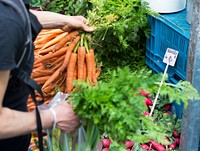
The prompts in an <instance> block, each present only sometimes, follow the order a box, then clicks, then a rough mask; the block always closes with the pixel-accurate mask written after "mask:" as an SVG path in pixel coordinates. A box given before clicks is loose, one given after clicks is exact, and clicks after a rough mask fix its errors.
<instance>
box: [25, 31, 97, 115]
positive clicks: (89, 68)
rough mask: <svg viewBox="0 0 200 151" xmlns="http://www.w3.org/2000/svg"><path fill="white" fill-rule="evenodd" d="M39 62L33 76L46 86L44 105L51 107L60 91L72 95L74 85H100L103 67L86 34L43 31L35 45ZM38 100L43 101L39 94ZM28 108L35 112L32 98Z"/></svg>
mask: <svg viewBox="0 0 200 151" xmlns="http://www.w3.org/2000/svg"><path fill="white" fill-rule="evenodd" d="M34 45H35V50H34V54H35V61H34V68H33V71H32V74H31V77H32V78H33V79H34V80H35V81H36V82H37V83H38V84H39V85H40V86H41V87H42V91H43V94H44V103H45V104H48V103H49V102H50V100H51V99H52V97H53V96H54V95H55V93H56V92H58V91H62V92H65V93H68V94H69V93H71V92H72V91H73V87H74V86H73V82H74V81H76V80H79V81H88V82H89V83H90V84H91V85H96V84H97V78H98V77H99V75H100V72H101V67H100V65H98V64H97V63H96V60H95V54H94V49H92V48H90V47H88V45H87V41H86V39H85V38H84V34H82V36H80V34H79V32H78V31H71V32H69V33H66V32H64V31H62V30H60V29H51V30H42V31H41V32H40V34H39V35H38V37H37V38H36V40H35V42H34ZM37 100H38V101H42V98H41V96H40V95H39V94H38V96H37ZM27 106H28V109H29V111H32V110H34V109H35V104H34V102H33V100H32V99H31V97H29V99H28V104H27Z"/></svg>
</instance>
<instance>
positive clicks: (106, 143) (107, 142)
mask: <svg viewBox="0 0 200 151" xmlns="http://www.w3.org/2000/svg"><path fill="white" fill-rule="evenodd" d="M101 142H102V145H103V148H109V147H110V143H111V140H110V139H102V140H101Z"/></svg>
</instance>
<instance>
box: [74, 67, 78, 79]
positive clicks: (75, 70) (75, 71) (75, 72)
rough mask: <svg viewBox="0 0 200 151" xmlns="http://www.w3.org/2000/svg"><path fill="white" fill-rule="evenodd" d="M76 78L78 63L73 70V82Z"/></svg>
mask: <svg viewBox="0 0 200 151" xmlns="http://www.w3.org/2000/svg"><path fill="white" fill-rule="evenodd" d="M77 77H78V63H76V66H75V69H74V80H77Z"/></svg>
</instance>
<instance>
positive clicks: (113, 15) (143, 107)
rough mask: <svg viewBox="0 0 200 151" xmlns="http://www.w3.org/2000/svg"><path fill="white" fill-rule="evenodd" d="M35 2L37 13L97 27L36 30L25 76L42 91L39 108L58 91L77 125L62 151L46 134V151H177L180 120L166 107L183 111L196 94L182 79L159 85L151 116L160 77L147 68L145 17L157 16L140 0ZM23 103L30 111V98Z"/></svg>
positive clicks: (55, 135)
mask: <svg viewBox="0 0 200 151" xmlns="http://www.w3.org/2000/svg"><path fill="white" fill-rule="evenodd" d="M41 5H42V7H43V10H50V11H55V12H59V13H63V14H66V15H84V16H85V17H86V18H87V19H88V22H87V24H88V25H89V26H92V27H93V28H94V29H95V30H94V32H93V33H84V32H83V31H71V32H69V33H66V32H64V31H62V30H59V29H52V30H42V31H41V33H40V34H39V35H38V37H37V39H36V40H35V42H34V44H35V51H34V54H35V62H34V69H33V72H32V74H31V76H32V78H33V79H34V80H35V81H37V82H38V84H40V86H41V87H42V91H43V93H44V96H45V100H44V101H45V102H44V103H45V104H48V103H49V102H50V101H51V99H52V98H53V97H54V96H55V94H56V92H59V91H61V92H64V93H69V94H70V95H69V97H68V98H67V99H66V101H68V102H70V103H72V105H73V107H74V110H75V112H76V113H77V115H79V116H80V118H81V121H82V124H81V126H80V127H79V128H78V129H77V130H76V132H75V134H74V135H70V134H66V135H65V134H64V136H65V137H67V141H65V143H67V144H68V145H67V147H68V148H69V149H68V150H66V148H65V147H66V146H65V147H63V137H64V136H63V133H62V132H61V131H60V130H59V129H55V130H54V131H52V133H51V141H52V145H53V146H52V147H53V150H52V151H71V150H74V151H96V150H97V146H98V145H97V144H98V142H99V143H100V144H101V145H100V146H101V147H100V149H99V148H98V149H99V150H102V151H108V150H109V151H124V150H126V151H145V150H147V151H169V150H174V151H177V150H178V147H179V144H180V135H181V134H180V133H181V130H180V129H181V119H178V118H177V116H176V114H174V113H173V112H172V110H171V108H172V107H173V106H172V103H173V102H174V101H175V102H177V103H178V104H180V102H181V101H182V102H183V103H184V108H186V107H187V105H188V102H189V100H199V98H200V96H199V94H198V92H197V91H196V90H195V89H194V88H193V87H192V85H191V84H190V83H189V82H187V81H179V82H178V83H177V84H176V85H175V84H171V83H167V82H164V83H163V85H162V88H161V91H160V94H159V97H158V100H157V103H156V106H155V109H154V111H153V114H152V115H151V116H150V111H151V109H152V105H153V103H154V101H155V98H156V94H157V91H158V89H159V86H160V82H161V80H162V78H163V74H153V73H152V71H151V70H149V69H148V68H147V67H146V65H145V55H144V54H145V38H146V37H148V32H149V26H148V21H147V18H146V14H150V15H152V14H153V15H155V13H154V12H151V11H150V10H149V9H148V7H145V5H141V3H140V0H129V1H122V0H90V1H87V0H86V1H85V0H81V1H74V0H68V1H66V0H51V1H43V3H42V4H41ZM83 56H84V57H83ZM164 78H165V79H166V80H167V77H164ZM38 97H39V96H38ZM37 100H38V101H40V100H41V98H38V99H37ZM27 106H28V108H29V111H32V110H33V109H34V108H35V106H34V104H33V102H32V100H31V99H30V98H29V99H28V104H27ZM82 134H84V137H83V135H82ZM80 138H82V141H79V139H80ZM65 140H66V139H65ZM77 140H78V141H77ZM83 140H84V141H83ZM46 150H49V146H48V145H46Z"/></svg>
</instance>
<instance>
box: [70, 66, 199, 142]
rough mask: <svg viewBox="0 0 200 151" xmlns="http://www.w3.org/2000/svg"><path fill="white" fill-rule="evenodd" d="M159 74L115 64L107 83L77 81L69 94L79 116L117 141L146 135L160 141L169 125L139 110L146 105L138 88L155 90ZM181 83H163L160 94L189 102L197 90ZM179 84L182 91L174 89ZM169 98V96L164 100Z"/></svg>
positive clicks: (142, 138) (195, 95) (144, 138)
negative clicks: (186, 93)
mask: <svg viewBox="0 0 200 151" xmlns="http://www.w3.org/2000/svg"><path fill="white" fill-rule="evenodd" d="M161 78H162V75H161V74H152V73H151V72H149V71H145V70H143V71H139V72H132V71H131V70H130V69H129V68H128V67H125V68H124V69H121V68H118V70H116V71H113V72H112V75H111V78H110V79H109V80H108V81H107V82H106V83H104V82H102V81H100V82H99V83H98V86H96V87H92V86H89V85H87V84H86V83H82V84H80V85H79V89H78V90H77V91H75V92H74V93H72V94H71V98H72V99H71V100H72V104H73V105H74V108H75V111H76V113H77V114H78V115H79V116H81V117H82V118H83V119H86V120H93V121H94V124H96V125H97V127H98V129H99V131H100V134H103V133H104V132H106V133H108V134H109V136H110V137H111V138H112V139H113V140H115V141H117V142H119V143H120V142H125V140H127V139H130V140H137V141H139V142H145V141H147V140H148V139H149V138H154V139H155V140H158V142H159V141H160V142H162V139H161V138H164V136H168V133H169V129H168V128H166V125H163V124H162V121H159V119H160V118H158V117H156V116H155V118H154V120H151V119H150V118H146V117H143V115H142V114H143V112H144V111H147V108H146V106H145V104H144V97H143V96H141V95H140V94H139V89H145V90H149V91H150V92H152V93H154V92H156V91H157V90H158V86H159V85H158V84H157V83H158V82H159V81H161ZM180 83H181V84H177V88H176V87H171V85H168V84H165V86H164V87H163V88H162V91H163V92H165V93H162V94H161V96H162V95H166V94H167V95H168V97H169V98H171V96H172V98H174V97H175V96H177V98H180V99H182V100H184V101H185V102H184V103H185V104H186V105H187V103H186V100H187V102H188V101H189V100H188V99H191V98H193V97H196V98H199V95H198V93H197V91H195V89H193V88H192V86H191V85H188V83H186V82H180ZM179 86H181V88H182V90H184V91H181V90H180V91H179V93H174V92H175V91H176V89H178V88H180V87H179ZM185 91H189V92H190V93H191V94H190V96H187V97H186V95H184V94H183V93H185ZM167 92H168V93H167ZM173 100H174V99H173ZM170 102H171V99H168V102H167V103H170ZM158 103H162V102H158ZM155 114H156V113H155ZM155 121H159V122H156V123H155ZM165 123H166V122H165ZM172 124H174V123H171V126H172ZM158 136H160V137H158ZM156 137H157V138H156Z"/></svg>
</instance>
